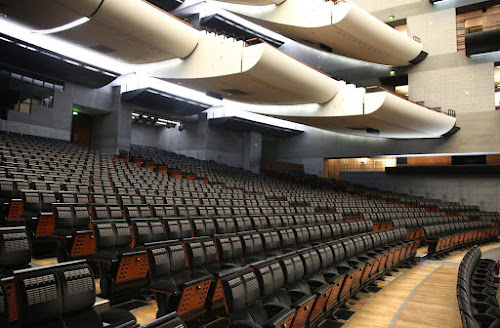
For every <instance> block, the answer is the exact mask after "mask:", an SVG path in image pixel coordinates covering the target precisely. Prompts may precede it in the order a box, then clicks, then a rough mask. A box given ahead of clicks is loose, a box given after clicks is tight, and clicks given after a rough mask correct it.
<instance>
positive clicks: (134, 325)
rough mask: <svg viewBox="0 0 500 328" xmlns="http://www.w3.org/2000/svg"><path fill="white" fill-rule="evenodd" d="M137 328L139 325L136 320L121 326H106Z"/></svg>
mask: <svg viewBox="0 0 500 328" xmlns="http://www.w3.org/2000/svg"><path fill="white" fill-rule="evenodd" d="M136 327H139V324H138V323H137V321H135V320H129V321H127V322H124V323H121V324H110V325H109V326H106V328H136Z"/></svg>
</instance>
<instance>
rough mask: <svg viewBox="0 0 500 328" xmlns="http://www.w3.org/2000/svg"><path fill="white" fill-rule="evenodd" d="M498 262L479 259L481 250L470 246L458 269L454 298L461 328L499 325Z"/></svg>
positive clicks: (487, 327) (488, 327)
mask: <svg viewBox="0 0 500 328" xmlns="http://www.w3.org/2000/svg"><path fill="white" fill-rule="evenodd" d="M496 274H498V261H493V260H489V259H481V249H480V248H479V247H478V246H475V247H473V248H472V249H471V250H470V251H469V252H467V254H466V255H465V256H464V258H463V259H462V262H461V263H460V267H459V270H458V280H457V299H458V307H459V310H460V316H461V318H462V326H463V328H495V327H500V308H499V304H498V299H497V292H498V287H496V283H497V282H498V280H497V278H496Z"/></svg>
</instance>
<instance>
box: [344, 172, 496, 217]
mask: <svg viewBox="0 0 500 328" xmlns="http://www.w3.org/2000/svg"><path fill="white" fill-rule="evenodd" d="M340 180H344V181H348V182H351V183H356V184H362V185H364V186H367V187H375V188H378V189H380V190H388V191H395V192H401V193H406V194H409V195H414V196H424V197H426V198H433V199H441V200H444V201H448V202H460V203H462V204H466V205H478V206H479V207H480V208H481V210H483V211H494V212H500V176H497V175H491V176H488V175H484V176H455V175H418V176H407V175H389V174H386V173H385V172H359V173H358V172H345V173H341V174H340Z"/></svg>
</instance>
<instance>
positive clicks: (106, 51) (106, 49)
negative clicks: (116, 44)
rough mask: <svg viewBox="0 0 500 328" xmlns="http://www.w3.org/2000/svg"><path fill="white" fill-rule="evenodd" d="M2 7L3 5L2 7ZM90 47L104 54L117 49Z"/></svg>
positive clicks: (102, 46)
mask: <svg viewBox="0 0 500 328" xmlns="http://www.w3.org/2000/svg"><path fill="white" fill-rule="evenodd" d="M0 9H1V7H0ZM90 49H94V50H95V51H99V52H102V53H103V54H109V53H110V52H114V51H116V50H115V49H112V48H110V47H106V46H104V45H102V44H100V45H97V46H93V47H90Z"/></svg>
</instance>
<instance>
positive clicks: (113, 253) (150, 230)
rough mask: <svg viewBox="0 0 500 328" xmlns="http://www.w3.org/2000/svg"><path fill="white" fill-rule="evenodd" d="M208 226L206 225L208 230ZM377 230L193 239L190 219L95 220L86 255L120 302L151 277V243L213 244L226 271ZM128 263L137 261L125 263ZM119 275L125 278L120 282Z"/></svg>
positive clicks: (297, 230)
mask: <svg viewBox="0 0 500 328" xmlns="http://www.w3.org/2000/svg"><path fill="white" fill-rule="evenodd" d="M206 227H207V226H206V225H204V228H205V229H206ZM372 228H373V225H372V224H371V222H369V221H359V222H350V223H339V224H332V225H328V224H324V225H310V226H294V227H288V228H286V227H283V228H280V229H260V230H259V231H242V232H238V233H234V230H232V231H226V232H229V233H223V234H216V235H215V237H214V236H211V235H210V232H209V231H206V230H204V231H203V232H201V233H200V236H198V237H195V238H193V235H192V231H191V227H190V223H189V221H188V220H187V219H184V220H176V219H165V220H159V219H139V220H133V221H132V229H131V227H130V226H129V225H128V223H127V222H126V221H124V220H111V221H99V222H97V221H94V223H93V232H94V235H95V253H93V254H86V255H87V258H89V260H90V261H93V260H96V261H98V262H99V264H100V270H101V276H102V279H101V290H102V292H103V295H104V296H105V297H106V298H110V299H115V298H116V297H119V295H121V294H123V293H125V294H130V293H131V290H137V289H138V288H139V289H140V288H142V287H143V283H144V280H146V278H147V274H148V268H147V260H148V258H149V260H151V254H150V256H149V257H148V256H146V252H145V250H144V246H147V245H148V244H150V243H154V242H164V241H166V240H167V239H168V240H169V241H174V242H176V243H178V244H179V245H181V246H179V247H181V248H182V249H183V251H182V252H183V253H184V252H187V253H189V252H190V251H191V249H192V245H193V243H198V242H199V241H200V240H203V241H204V243H205V245H206V246H207V245H209V244H210V245H212V248H211V251H212V253H211V254H210V256H211V261H212V262H213V263H211V264H212V265H218V266H220V267H224V266H225V265H229V264H230V263H231V265H242V264H244V263H248V262H251V261H253V260H255V259H257V258H259V259H262V257H263V256H264V257H265V256H266V255H276V254H283V253H286V252H288V251H293V250H297V249H299V248H301V247H302V248H303V247H310V246H312V245H317V244H318V243H321V242H324V241H331V240H334V239H339V238H341V237H346V236H351V235H355V234H358V233H363V232H369V231H372V230H373V229H372ZM334 234H335V235H334ZM167 237H169V238H167ZM132 246H133V247H132ZM184 247H186V249H184ZM206 256H207V257H208V255H206ZM212 257H213V258H212ZM130 259H134V261H131V260H130ZM128 262H133V263H129V264H128V265H127V266H123V265H122V263H128ZM183 264H185V261H184V262H183ZM132 266H133V267H132ZM119 276H122V278H121V279H118V277H119ZM132 281H135V282H136V283H132ZM141 281H142V282H143V283H141Z"/></svg>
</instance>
